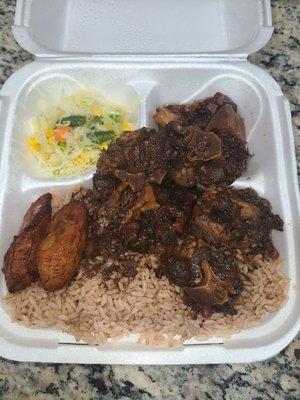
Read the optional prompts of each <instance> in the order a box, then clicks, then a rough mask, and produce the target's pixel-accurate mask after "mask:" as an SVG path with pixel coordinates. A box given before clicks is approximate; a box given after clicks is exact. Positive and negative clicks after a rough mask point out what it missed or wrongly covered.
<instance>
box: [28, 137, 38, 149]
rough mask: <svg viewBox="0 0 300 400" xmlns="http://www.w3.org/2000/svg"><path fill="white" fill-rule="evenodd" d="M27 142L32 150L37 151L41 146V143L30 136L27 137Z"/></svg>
mask: <svg viewBox="0 0 300 400" xmlns="http://www.w3.org/2000/svg"><path fill="white" fill-rule="evenodd" d="M28 144H29V147H30V150H31V151H32V152H34V151H39V150H40V148H41V144H40V143H39V142H38V141H37V140H35V138H34V137H32V136H30V137H29V138H28Z"/></svg>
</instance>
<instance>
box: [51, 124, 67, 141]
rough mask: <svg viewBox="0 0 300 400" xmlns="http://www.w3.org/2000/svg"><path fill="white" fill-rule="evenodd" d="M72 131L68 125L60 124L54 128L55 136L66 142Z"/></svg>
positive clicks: (58, 139)
mask: <svg viewBox="0 0 300 400" xmlns="http://www.w3.org/2000/svg"><path fill="white" fill-rule="evenodd" d="M70 132H71V128H70V127H69V126H67V125H59V126H58V127H57V128H56V129H54V131H53V133H54V137H55V139H56V140H57V141H58V142H65V141H66V138H67V137H68V135H69V134H70Z"/></svg>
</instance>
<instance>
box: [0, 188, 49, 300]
mask: <svg viewBox="0 0 300 400" xmlns="http://www.w3.org/2000/svg"><path fill="white" fill-rule="evenodd" d="M51 199H52V196H51V194H50V193H46V194H44V195H43V196H41V197H39V198H38V199H37V200H36V201H35V202H34V203H32V204H31V206H30V207H29V209H28V211H27V213H26V214H25V216H24V219H23V224H22V227H21V231H20V233H19V235H18V236H15V237H14V240H13V242H12V243H11V245H10V247H9V249H8V250H7V252H6V254H5V256H4V266H3V273H4V276H5V280H6V284H7V288H8V290H9V291H10V292H12V293H13V292H17V291H18V290H22V289H25V288H26V287H27V286H29V285H30V284H31V283H32V282H35V281H36V280H37V278H38V273H37V263H36V251H37V247H38V245H39V243H40V241H41V240H42V239H43V237H44V236H45V234H46V230H47V227H48V225H49V222H50V219H51V214H52V207H51Z"/></svg>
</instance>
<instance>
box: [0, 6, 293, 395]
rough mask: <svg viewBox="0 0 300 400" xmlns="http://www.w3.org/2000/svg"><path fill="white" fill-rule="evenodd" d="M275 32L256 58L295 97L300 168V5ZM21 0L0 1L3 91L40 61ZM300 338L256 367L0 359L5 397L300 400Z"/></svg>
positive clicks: (279, 20) (277, 15)
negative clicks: (18, 19)
mask: <svg viewBox="0 0 300 400" xmlns="http://www.w3.org/2000/svg"><path fill="white" fill-rule="evenodd" d="M272 8H273V23H274V26H275V31H274V35H273V37H272V39H271V41H270V42H269V43H268V45H267V46H265V47H264V48H263V50H261V51H259V52H258V53H256V54H254V55H252V56H251V57H250V59H251V62H253V63H255V64H257V65H259V66H261V67H262V68H264V69H266V70H267V71H268V72H269V73H270V74H271V75H272V76H273V77H274V78H275V79H276V81H277V82H278V83H279V84H280V86H281V88H282V90H283V92H284V93H285V95H286V96H287V97H288V99H289V101H290V104H291V110H292V117H293V128H294V134H295V140H296V151H297V161H298V167H299V166H300V105H299V98H300V93H299V86H298V87H297V84H298V85H299V76H300V40H299V22H300V2H299V1H298V0H289V1H286V0H272ZM14 9H15V0H0V86H1V85H2V84H3V83H4V81H5V80H6V79H7V78H8V77H9V76H10V75H11V74H12V73H13V72H14V71H15V70H17V69H18V68H19V67H21V66H22V65H24V64H25V63H27V62H30V61H31V60H32V59H33V57H32V56H31V55H30V54H28V53H26V52H25V51H24V50H22V49H21V48H20V47H19V46H18V45H17V43H16V42H15V41H14V39H13V36H12V32H11V25H12V22H13V17H14ZM299 358H300V338H299V337H298V338H297V339H295V340H294V341H293V342H292V343H291V344H290V345H289V346H288V347H287V348H286V349H284V350H283V351H282V352H281V353H280V354H279V355H278V356H276V357H274V358H273V359H271V360H269V361H265V362H262V363H251V364H226V365H207V366H205V365H195V366H191V365H186V366H110V365H107V366H104V365H63V364H57V365H54V364H31V363H17V362H12V361H7V360H5V359H0V399H4V400H9V399H10V400H16V399H18V400H23V399H24V400H27V399H28V400H29V399H30V400H33V399H35V400H54V399H55V400H56V399H57V400H58V399H61V400H67V399H69V400H77V399H84V400H88V399H95V400H97V399H124V400H125V399H136V400H138V399H192V400H196V399H199V400H200V399H214V400H221V399H226V400H231V399H232V400H238V399H261V400H269V399H274V400H279V399H290V400H292V399H300V383H299V382H300V362H299Z"/></svg>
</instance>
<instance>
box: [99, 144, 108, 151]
mask: <svg viewBox="0 0 300 400" xmlns="http://www.w3.org/2000/svg"><path fill="white" fill-rule="evenodd" d="M100 149H101V150H107V149H108V144H106V143H103V144H101V145H100Z"/></svg>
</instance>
